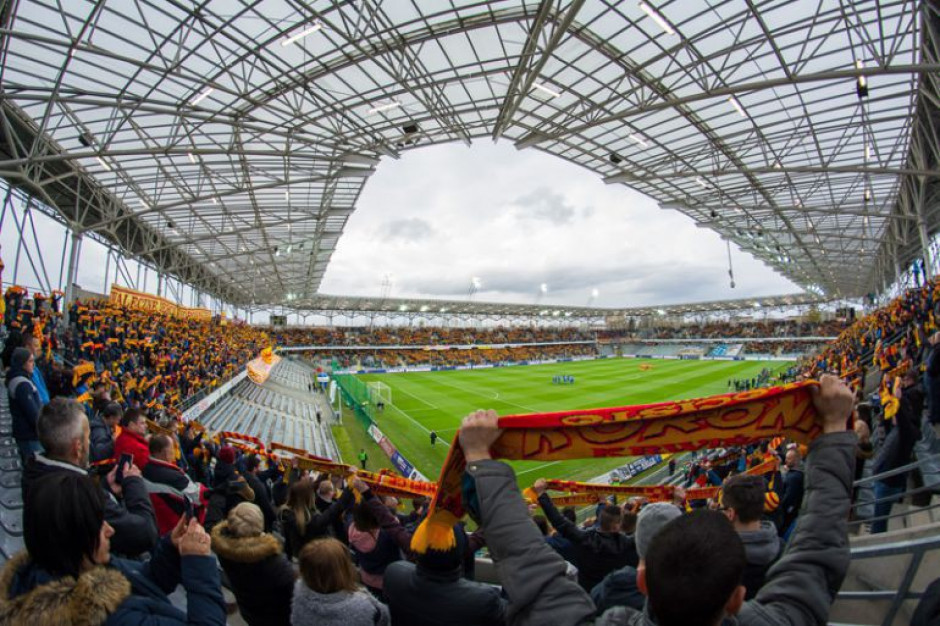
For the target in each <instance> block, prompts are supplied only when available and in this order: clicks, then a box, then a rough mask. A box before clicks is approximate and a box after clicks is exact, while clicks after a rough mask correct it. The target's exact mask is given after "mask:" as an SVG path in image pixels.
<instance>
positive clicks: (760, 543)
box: [719, 474, 782, 600]
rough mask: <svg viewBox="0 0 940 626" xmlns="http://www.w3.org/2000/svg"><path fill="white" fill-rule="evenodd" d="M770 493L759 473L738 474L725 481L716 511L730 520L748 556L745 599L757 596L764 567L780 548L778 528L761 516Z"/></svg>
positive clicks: (766, 566)
mask: <svg viewBox="0 0 940 626" xmlns="http://www.w3.org/2000/svg"><path fill="white" fill-rule="evenodd" d="M771 495H774V496H776V494H775V493H774V492H772V491H771V492H768V491H767V483H766V482H765V481H764V479H763V477H761V476H748V475H746V474H739V475H737V476H732V477H731V478H729V479H728V480H726V481H725V483H724V485H722V487H721V496H720V497H721V500H720V501H721V507H720V509H719V510H721V511H722V512H723V513H724V514H725V516H726V517H727V518H728V519H729V520H730V521H731V524H732V525H733V526H734V530H735V531H736V532H737V533H738V536H739V537H741V541H742V543H744V556H745V558H746V559H747V565H746V566H745V568H744V579H743V581H742V582H743V584H744V587H745V588H746V589H747V594H746V595H745V597H744V599H745V600H750V599H751V598H753V597H754V596H756V595H757V591H758V590H759V589H760V588H761V586H763V584H764V576H765V575H766V573H767V570H768V569H770V566H771V565H773V564H774V562H775V561H776V560H777V559H778V558H779V557H780V553H781V551H782V545H781V541H780V538H779V537H778V536H777V528H776V527H775V526H774V525H773V524H772V523H771V522H769V521H765V520H763V519H762V516H763V513H764V507H765V501H766V499H767V497H769V496H771Z"/></svg>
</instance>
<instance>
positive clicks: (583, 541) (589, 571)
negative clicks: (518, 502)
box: [539, 493, 640, 592]
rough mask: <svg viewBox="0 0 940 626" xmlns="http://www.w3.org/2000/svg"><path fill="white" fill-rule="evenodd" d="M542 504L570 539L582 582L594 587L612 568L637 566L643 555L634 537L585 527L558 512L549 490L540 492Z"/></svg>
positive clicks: (588, 586)
mask: <svg viewBox="0 0 940 626" xmlns="http://www.w3.org/2000/svg"><path fill="white" fill-rule="evenodd" d="M539 504H540V505H541V506H542V510H543V511H544V512H545V517H547V518H548V521H549V523H550V524H551V525H552V526H554V527H555V529H556V530H557V531H558V533H559V534H560V535H561V536H562V537H564V538H565V539H567V540H569V541H570V542H571V543H572V546H573V552H574V555H575V561H574V565H575V566H576V567H577V568H578V583H579V584H580V585H581V587H583V588H584V590H585V591H588V592H589V591H590V590H591V589H593V588H594V586H595V585H597V583H599V582H601V580H603V579H604V576H606V575H607V574H609V573H610V572H612V571H614V570H617V569H620V568H622V567H625V566H627V565H630V566H632V567H636V566H637V563H638V562H639V560H640V559H639V556H638V555H637V552H636V543H635V542H634V540H633V537H629V536H627V535H625V534H623V533H621V532H606V531H602V530H600V529H597V528H591V529H588V530H581V529H580V528H578V527H577V526H576V525H575V524H572V523H571V520H569V519H568V518H566V517H565V516H564V515H562V514H561V513H559V512H558V509H557V508H555V505H554V504H552V499H551V498H550V497H549V496H548V494H545V493H543V494H542V495H541V496H539Z"/></svg>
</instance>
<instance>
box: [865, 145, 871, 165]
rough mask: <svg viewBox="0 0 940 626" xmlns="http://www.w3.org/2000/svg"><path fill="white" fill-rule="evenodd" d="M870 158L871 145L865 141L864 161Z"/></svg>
mask: <svg viewBox="0 0 940 626" xmlns="http://www.w3.org/2000/svg"><path fill="white" fill-rule="evenodd" d="M870 158H871V146H870V145H868V144H867V143H866V144H865V162H866V163H868V160H869V159H870Z"/></svg>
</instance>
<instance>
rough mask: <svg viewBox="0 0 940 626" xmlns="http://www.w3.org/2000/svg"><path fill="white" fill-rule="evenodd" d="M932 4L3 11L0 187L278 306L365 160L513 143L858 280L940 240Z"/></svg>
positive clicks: (366, 171) (828, 284) (142, 4)
mask: <svg viewBox="0 0 940 626" xmlns="http://www.w3.org/2000/svg"><path fill="white" fill-rule="evenodd" d="M937 11H938V9H937V6H936V4H935V3H932V2H929V1H920V2H918V1H894V2H892V1H882V2H876V1H872V0H867V1H866V0H856V1H853V2H809V1H800V0H793V1H786V0H777V1H772V2H770V1H767V2H761V1H757V0H728V1H724V2H714V1H708V0H671V1H667V0H648V1H647V2H635V1H633V0H630V1H627V2H615V1H612V0H571V1H570V2H563V1H560V0H559V1H555V2H552V1H549V0H544V1H543V2H539V3H536V2H519V1H515V2H489V3H486V2H479V1H466V2H462V1H458V0H449V1H447V2H445V1H443V0H440V1H435V0H425V1H418V0H412V1H407V2H406V1H405V0H401V1H397V2H385V3H381V2H379V3H373V2H345V1H334V2H330V1H325V0H323V1H316V2H310V1H307V0H263V1H257V0H211V1H208V2H199V3H189V2H167V1H165V0H126V1H123V2H103V1H102V2H80V1H78V0H75V1H72V2H66V3H62V2H60V1H59V0H19V1H18V2H5V3H2V5H0V24H2V26H3V28H2V30H0V36H2V38H3V48H2V50H3V57H2V68H0V71H2V82H0V88H2V94H0V98H2V99H0V118H2V119H0V175H2V176H3V177H4V178H6V179H7V180H9V181H10V182H11V183H12V184H14V185H15V186H17V187H19V188H21V189H23V190H25V191H27V192H28V193H30V194H32V195H34V196H35V197H37V198H38V199H40V200H41V201H42V202H43V203H45V204H46V205H48V208H49V210H50V211H52V212H54V213H55V214H56V216H57V217H58V218H59V219H62V220H63V221H66V222H67V223H68V224H69V225H70V226H72V227H73V228H75V229H76V230H79V231H82V232H95V233H97V234H98V235H100V236H101V237H103V238H104V239H105V240H107V241H109V242H111V243H113V244H115V245H117V246H119V247H120V248H122V249H123V250H124V251H125V252H126V253H127V254H128V255H129V256H132V257H135V258H139V259H142V260H144V261H147V262H149V263H152V264H154V265H155V266H157V267H158V268H159V269H161V270H162V271H164V272H166V273H168V274H170V275H172V276H175V277H177V278H179V279H181V280H183V281H185V282H187V283H189V284H191V285H193V286H194V287H196V288H198V289H201V290H203V291H206V292H208V293H211V294H214V295H216V296H218V297H219V298H221V299H223V300H225V301H227V302H229V303H231V304H234V305H239V306H246V305H251V304H253V303H254V304H282V305H290V304H291V303H294V302H302V301H310V300H312V299H313V298H314V296H315V295H316V292H317V289H318V287H319V285H320V282H321V280H322V278H323V275H324V272H325V270H326V267H327V264H328V262H329V260H330V257H331V255H332V253H333V251H334V250H335V247H336V244H337V241H338V239H339V237H340V236H341V234H342V232H343V228H344V226H345V224H346V221H347V219H348V218H349V216H350V214H351V213H352V212H353V211H354V210H355V207H356V202H357V199H358V197H359V194H360V192H361V190H362V188H363V185H364V184H365V183H366V182H367V181H368V178H369V176H370V175H371V174H372V173H373V172H374V171H375V168H376V167H377V166H379V164H380V161H381V160H383V159H394V158H397V157H398V156H399V155H400V154H401V153H402V152H403V151H405V150H410V149H417V148H420V147H422V146H426V145H431V144H438V143H445V142H454V141H463V142H466V143H470V142H472V141H473V140H476V139H497V138H502V139H504V140H507V141H511V142H514V143H515V145H516V146H518V147H519V148H520V149H521V148H530V147H531V148H535V149H539V150H544V151H546V152H548V153H551V154H555V155H558V156H560V157H561V158H564V159H567V160H569V161H571V162H573V163H576V164H579V165H581V166H583V167H586V168H588V169H590V170H592V171H594V172H596V173H597V174H598V175H599V176H601V177H603V179H604V180H605V181H607V182H609V183H612V184H616V183H622V184H626V185H629V186H631V187H633V188H635V189H637V190H639V191H641V192H643V193H645V194H647V195H649V196H650V197H651V198H653V199H655V200H656V201H658V202H659V203H660V204H661V205H662V206H665V207H671V208H676V209H678V210H680V211H682V212H684V213H685V214H687V215H689V216H690V217H691V218H692V219H694V220H695V221H696V222H698V223H699V224H700V225H701V226H703V227H705V228H711V229H713V230H715V231H716V232H718V233H720V234H721V235H722V236H724V237H726V238H729V239H731V240H733V241H734V242H735V243H736V244H737V245H739V246H740V247H741V248H742V249H744V250H746V251H748V252H750V253H751V254H753V255H754V256H756V257H758V258H760V259H762V260H764V261H765V262H767V263H768V264H769V265H771V266H772V267H774V268H775V269H777V270H778V271H780V272H781V273H782V274H784V275H785V276H787V277H788V278H790V279H791V280H793V281H794V282H796V283H797V284H799V285H801V286H803V287H804V288H806V289H808V290H810V291H812V292H814V293H820V294H822V293H825V294H826V295H828V296H859V295H863V294H865V293H868V292H871V291H879V290H881V289H883V288H884V287H885V286H886V285H887V284H888V283H890V282H891V281H892V280H893V279H894V278H895V277H896V276H897V275H898V274H899V273H900V271H901V270H902V269H903V268H904V267H905V266H907V265H908V264H909V263H910V262H911V261H912V260H913V259H915V258H918V257H920V256H922V255H923V251H924V250H925V249H926V248H928V247H929V243H930V241H931V240H932V237H933V236H934V235H935V234H936V233H937V231H938V230H940V202H938V201H937V195H938V194H937V193H936V191H937V174H938V158H937V151H938V150H940V141H938V140H937V137H938V136H940V132H938V127H937V117H938V116H937V107H938V103H940V44H938V42H940V25H938V22H940V17H938V13H937ZM468 175H469V174H468Z"/></svg>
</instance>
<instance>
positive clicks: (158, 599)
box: [0, 537, 225, 626]
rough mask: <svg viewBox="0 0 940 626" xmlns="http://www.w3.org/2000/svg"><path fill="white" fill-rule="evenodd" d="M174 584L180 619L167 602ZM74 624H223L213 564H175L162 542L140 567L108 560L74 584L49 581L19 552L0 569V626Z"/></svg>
mask: <svg viewBox="0 0 940 626" xmlns="http://www.w3.org/2000/svg"><path fill="white" fill-rule="evenodd" d="M178 584H182V585H183V588H184V589H185V590H186V604H187V611H186V612H185V613H184V612H183V611H182V610H180V609H178V608H176V607H175V606H173V605H172V604H171V603H170V601H169V599H168V598H167V594H168V593H171V592H172V591H173V590H174V589H175V588H176V586H177V585H178ZM79 619H81V621H82V622H83V623H87V624H89V626H103V625H106V626H120V625H125V624H126V625H131V624H135V625H136V624H145V625H148V626H178V625H180V624H192V625H200V626H214V625H221V624H225V601H224V600H223V598H222V588H221V583H220V581H219V572H218V568H217V567H216V564H215V560H214V559H213V558H212V557H210V556H187V557H183V558H180V556H179V553H178V552H177V551H176V548H174V547H173V545H172V543H171V542H170V538H169V537H164V538H163V540H162V541H161V542H160V544H159V545H158V546H157V549H156V550H155V551H154V554H153V558H151V559H150V561H148V562H146V563H139V562H136V561H127V560H124V559H119V558H116V557H112V558H111V563H110V564H109V565H107V566H99V567H95V568H92V569H90V570H88V571H86V572H83V573H82V574H80V575H79V577H78V579H77V580H76V579H74V578H71V577H69V576H66V577H61V578H55V577H53V576H51V575H50V574H49V573H48V572H46V571H44V570H42V569H40V568H39V567H38V566H36V565H35V564H34V563H33V562H32V561H31V560H30V558H29V555H28V554H26V553H25V552H21V553H20V554H18V555H16V556H15V557H14V558H13V559H11V560H10V561H9V562H8V563H7V564H6V566H4V569H3V573H2V575H0V622H5V623H15V624H40V623H46V624H48V623H62V624H71V623H76V622H77V621H79Z"/></svg>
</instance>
